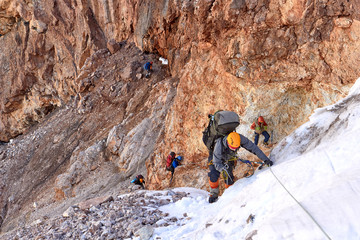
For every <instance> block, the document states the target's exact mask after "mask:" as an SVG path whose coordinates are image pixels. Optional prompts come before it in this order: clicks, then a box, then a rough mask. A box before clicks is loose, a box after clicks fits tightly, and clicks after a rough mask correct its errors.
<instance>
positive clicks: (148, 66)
mask: <svg viewBox="0 0 360 240" xmlns="http://www.w3.org/2000/svg"><path fill="white" fill-rule="evenodd" d="M152 65H153V62H147V63H145V65H144V69H145V70H146V75H145V76H146V77H149V76H150V74H151V72H152Z"/></svg>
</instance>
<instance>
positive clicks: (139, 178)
mask: <svg viewBox="0 0 360 240" xmlns="http://www.w3.org/2000/svg"><path fill="white" fill-rule="evenodd" d="M131 183H134V184H135V185H139V186H140V187H141V188H142V189H145V179H144V176H143V175H141V174H140V175H137V176H136V177H135V178H134V179H133V180H132V181H131Z"/></svg>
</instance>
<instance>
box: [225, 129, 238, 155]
mask: <svg viewBox="0 0 360 240" xmlns="http://www.w3.org/2000/svg"><path fill="white" fill-rule="evenodd" d="M226 140H227V143H228V146H229V148H230V149H231V150H234V151H235V150H236V149H238V148H239V147H240V142H241V139H240V135H239V134H238V133H237V132H231V133H229V135H228V136H227V138H226Z"/></svg>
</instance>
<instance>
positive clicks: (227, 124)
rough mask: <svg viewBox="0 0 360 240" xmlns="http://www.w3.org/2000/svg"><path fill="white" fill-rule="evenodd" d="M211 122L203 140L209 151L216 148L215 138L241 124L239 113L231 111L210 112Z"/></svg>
mask: <svg viewBox="0 0 360 240" xmlns="http://www.w3.org/2000/svg"><path fill="white" fill-rule="evenodd" d="M208 117H209V124H208V126H207V127H206V128H205V130H204V131H203V137H202V140H203V142H204V144H205V146H206V147H207V148H208V150H209V151H213V150H214V145H215V140H216V139H217V138H219V137H223V136H226V135H227V134H229V133H231V132H234V131H235V130H236V127H237V126H239V124H240V119H239V115H238V114H237V113H235V112H231V111H222V110H219V111H217V112H216V113H215V114H214V115H211V114H209V115H208Z"/></svg>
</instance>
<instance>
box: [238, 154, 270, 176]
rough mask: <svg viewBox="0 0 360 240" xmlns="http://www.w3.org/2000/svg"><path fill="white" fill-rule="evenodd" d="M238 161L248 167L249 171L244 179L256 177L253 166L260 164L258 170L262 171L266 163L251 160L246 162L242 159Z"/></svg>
mask: <svg viewBox="0 0 360 240" xmlns="http://www.w3.org/2000/svg"><path fill="white" fill-rule="evenodd" d="M238 161H239V162H242V163H245V164H246V165H247V166H248V169H247V171H246V172H245V174H244V177H246V178H249V177H251V176H252V175H254V173H255V168H254V165H253V164H259V165H260V166H259V167H258V168H257V169H259V170H261V169H262V168H263V166H264V164H265V163H264V162H257V161H249V160H244V159H241V158H238Z"/></svg>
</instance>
